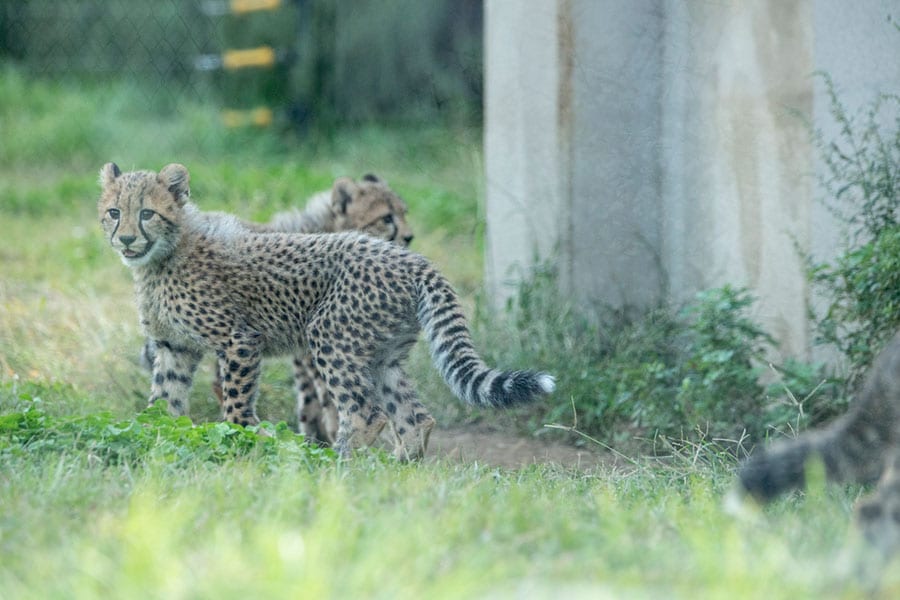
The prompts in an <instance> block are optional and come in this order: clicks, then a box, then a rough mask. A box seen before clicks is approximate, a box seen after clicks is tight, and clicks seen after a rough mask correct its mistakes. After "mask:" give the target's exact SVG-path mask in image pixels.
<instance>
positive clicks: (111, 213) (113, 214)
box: [106, 208, 120, 221]
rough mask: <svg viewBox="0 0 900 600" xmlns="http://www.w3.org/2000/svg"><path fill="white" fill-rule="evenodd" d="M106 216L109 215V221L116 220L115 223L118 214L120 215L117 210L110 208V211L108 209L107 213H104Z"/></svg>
mask: <svg viewBox="0 0 900 600" xmlns="http://www.w3.org/2000/svg"><path fill="white" fill-rule="evenodd" d="M106 214H108V215H109V218H110V219H115V220H117V221H118V220H119V214H120V213H119V209H118V208H111V209H109V210H108V211H106Z"/></svg>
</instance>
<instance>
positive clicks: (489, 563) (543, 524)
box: [0, 67, 900, 598]
mask: <svg viewBox="0 0 900 600" xmlns="http://www.w3.org/2000/svg"><path fill="white" fill-rule="evenodd" d="M148 98H149V99H148ZM167 98H168V99H167ZM173 98H174V100H173ZM176 100H177V101H176ZM0 131H3V144H2V145H0V233H2V236H3V239H2V243H0V598H57V597H65V598H95V597H141V598H156V597H158V598H207V597H223V598H238V597H264V596H273V597H323V598H328V597H375V598H382V597H383V598H423V597H429V598H468V597H499V598H506V597H538V598H541V597H544V598H546V597H558V596H567V597H585V598H596V597H610V598H621V597H639V598H640V597H647V598H656V597H661V596H666V597H683V598H697V597H704V598H747V597H749V598H822V597H835V598H842V597H843V598H851V597H858V596H859V595H861V594H862V593H864V592H867V591H870V590H868V588H866V587H865V586H866V585H868V584H867V583H865V582H863V581H861V580H860V579H859V578H858V577H856V575H855V571H854V569H855V562H854V560H855V559H848V558H847V556H846V555H845V551H846V548H847V543H848V539H850V540H851V547H852V536H850V537H849V538H848V533H847V532H848V524H849V522H850V513H851V506H852V503H853V501H854V500H855V498H856V496H857V494H858V490H840V489H827V490H824V489H818V490H817V491H814V492H812V493H810V494H808V495H806V496H803V497H794V498H788V499H785V500H783V501H781V502H779V503H776V504H775V505H773V506H771V507H770V508H768V509H767V511H766V512H765V513H763V514H751V515H750V516H745V517H743V518H735V517H732V516H730V515H729V514H728V513H726V512H725V511H724V510H723V508H722V498H723V495H724V493H725V491H726V490H727V489H728V488H729V486H730V485H731V484H732V481H733V467H734V461H733V459H732V458H731V457H730V456H728V455H725V454H717V453H715V452H714V451H713V449H712V447H711V446H704V445H703V444H697V445H688V446H685V447H683V448H682V449H680V450H677V451H673V456H672V457H671V458H669V459H668V460H660V459H649V458H640V457H638V458H634V459H627V460H626V459H620V461H619V462H618V463H617V464H615V465H614V464H613V463H612V462H610V465H609V466H607V467H603V468H598V469H597V470H595V471H591V472H574V471H567V470H564V469H561V468H559V467H554V466H535V467H531V468H527V469H523V470H504V469H495V468H491V467H489V466H485V465H478V464H472V463H461V464H460V463H454V462H449V461H442V460H429V461H426V462H425V463H420V464H412V465H400V464H397V463H395V462H393V461H392V460H389V459H388V458H386V457H385V456H383V455H382V454H380V453H378V452H377V451H372V452H367V453H364V454H362V455H360V456H358V457H355V458H354V459H353V460H351V461H349V462H345V463H337V462H335V461H334V460H333V458H332V457H331V456H330V454H329V453H327V452H324V453H323V452H321V451H316V450H314V449H311V448H309V447H307V446H305V445H304V444H302V443H301V440H299V439H298V438H297V437H296V436H294V435H292V434H291V433H290V432H289V431H287V429H286V428H285V427H284V426H283V425H282V426H278V427H277V428H275V433H276V435H275V436H270V437H265V438H259V437H257V436H256V434H254V433H252V432H249V431H244V430H239V429H235V428H232V427H230V426H227V425H224V424H221V423H217V422H216V420H217V417H218V415H217V405H216V403H215V401H214V400H213V399H212V398H211V393H210V391H209V380H210V378H211V364H210V363H209V362H206V363H204V365H203V366H202V368H201V371H200V374H199V377H198V382H197V383H196V385H195V386H194V391H193V396H192V399H191V401H192V404H191V413H190V415H191V418H192V420H193V422H194V423H195V424H196V425H197V426H196V427H192V426H191V424H190V422H188V421H187V420H184V419H181V420H179V419H172V418H170V417H167V416H166V415H164V414H161V413H159V412H153V411H151V412H149V413H148V412H143V413H142V412H140V411H141V410H142V409H143V406H144V403H145V399H146V397H147V393H148V390H147V387H148V384H147V375H146V374H145V373H143V372H142V371H141V369H140V368H139V367H138V365H137V356H138V351H139V349H140V345H141V342H142V339H141V335H140V332H139V330H138V327H137V318H136V314H135V309H134V306H133V302H132V294H133V291H132V286H131V281H130V276H129V274H128V272H127V270H126V268H125V267H124V266H123V265H122V264H121V263H120V262H119V260H118V259H117V258H116V257H115V256H114V254H113V253H112V252H111V251H110V250H109V249H108V248H107V247H106V245H105V244H104V242H103V240H102V236H101V234H100V232H99V227H98V226H97V223H96V221H97V217H96V214H95V206H94V205H95V201H96V196H97V193H98V189H97V183H96V179H97V171H98V170H99V168H100V166H101V165H102V164H103V163H104V162H105V161H107V160H116V161H117V162H119V164H120V165H121V166H123V167H124V168H132V167H136V168H154V169H158V168H160V167H161V166H163V165H164V164H166V163H168V162H172V161H179V162H183V163H184V164H186V165H187V166H188V167H189V169H190V170H191V173H192V187H193V195H194V199H195V200H196V201H197V202H198V204H199V205H200V206H201V207H203V208H208V209H217V210H229V211H233V212H236V213H239V214H241V215H244V216H247V217H252V218H265V217H267V216H268V215H269V214H271V213H272V212H275V211H276V210H279V209H281V208H283V207H286V206H289V205H293V204H296V203H298V202H302V201H303V200H304V199H305V198H306V197H307V196H308V195H309V194H311V193H313V192H315V191H318V190H320V189H323V188H325V187H327V186H328V185H329V184H330V182H331V180H332V179H333V178H334V177H336V176H339V175H347V174H349V175H354V176H359V175H361V174H362V173H365V172H367V171H374V172H376V173H379V174H380V175H382V176H384V177H386V178H387V179H388V180H389V181H390V182H391V183H392V185H393V186H394V187H395V189H397V190H398V191H399V192H400V193H401V194H402V195H403V196H404V197H405V198H406V200H407V201H408V203H409V204H410V206H411V219H410V220H411V222H412V225H413V227H414V228H415V230H416V233H417V238H416V241H415V242H414V247H415V249H417V250H418V251H420V252H422V253H423V254H425V255H427V256H429V257H430V258H431V259H432V260H433V261H434V262H435V263H436V264H437V265H438V266H439V267H440V269H441V270H442V271H444V272H445V273H446V274H447V275H448V277H449V278H450V279H451V280H452V281H453V282H454V283H455V284H456V285H457V287H458V288H459V289H460V290H461V291H462V292H463V294H464V300H465V303H466V305H467V307H469V308H472V309H474V305H475V300H474V298H475V293H476V291H477V290H478V289H479V285H480V281H481V276H482V271H481V268H482V267H481V265H482V259H481V256H482V254H481V250H482V241H481V233H482V219H481V214H482V211H481V210H480V202H481V192H480V189H481V182H482V179H483V176H482V173H481V168H480V164H481V157H480V150H479V143H480V137H479V134H478V132H477V131H466V130H460V131H449V130H445V129H440V128H435V127H431V128H429V127H426V128H422V129H419V130H413V129H409V130H384V129H380V128H377V127H374V126H373V127H368V128H364V129H362V130H358V131H352V132H339V133H336V134H334V135H333V136H331V137H328V138H325V137H316V136H313V137H310V138H309V139H291V137H290V136H278V135H276V134H275V133H273V132H224V131H222V130H220V129H219V128H218V125H217V122H216V118H215V114H214V113H213V112H212V111H211V110H210V109H209V108H208V107H205V106H204V105H203V104H202V102H199V101H198V100H196V99H191V98H180V99H179V98H177V97H175V96H171V97H168V96H166V95H165V94H163V97H162V98H160V97H159V94H157V95H152V94H147V92H146V90H141V89H140V88H139V87H137V86H135V85H131V84H121V85H120V84H104V85H103V86H99V85H97V86H92V85H91V84H85V83H77V82H75V83H48V82H42V81H32V80H29V79H28V78H26V77H24V76H22V75H21V74H20V73H19V72H18V71H16V70H15V69H12V68H9V67H5V68H2V69H0ZM472 313H474V310H473V311H472ZM472 313H470V314H472ZM550 322H551V323H552V321H550ZM486 337H488V338H489V336H482V339H481V341H482V342H483V343H485V344H490V343H491V342H492V341H491V340H490V339H486ZM508 339H515V338H514V337H513V336H509V337H507V336H503V337H500V338H498V339H496V340H494V341H493V343H495V344H496V343H501V344H502V343H503V342H504V341H505V340H508ZM535 344H537V345H540V344H541V342H540V341H539V340H538V341H535ZM574 351H577V348H575V349H574ZM494 352H495V354H497V355H504V353H503V352H502V349H495V351H494ZM556 358H557V360H562V359H561V358H560V357H556ZM573 360H574V359H573ZM427 362H428V361H427V357H426V356H425V354H424V353H423V352H422V351H421V349H420V348H419V349H417V351H416V354H415V356H414V357H413V360H412V364H411V372H412V374H413V377H414V378H415V379H416V380H417V381H419V382H420V383H422V385H421V388H422V390H423V392H424V394H423V396H424V398H425V399H426V401H427V402H428V403H429V406H431V407H432V408H433V409H434V410H435V412H436V413H439V414H450V413H449V412H448V411H446V410H445V411H444V412H443V413H441V412H440V411H441V410H442V407H444V406H447V407H450V406H456V404H455V402H456V401H455V400H453V399H452V398H451V396H450V395H449V392H447V391H446V388H445V387H444V386H443V385H442V384H440V383H438V382H437V379H436V378H435V376H434V373H433V369H431V367H430V366H428V365H427ZM536 366H539V365H536ZM585 367H586V368H587V367H589V365H585ZM290 396H291V394H290V377H289V369H288V368H287V367H286V366H285V364H284V363H283V362H279V361H271V362H270V363H267V367H266V369H265V376H264V380H263V385H262V400H261V406H260V412H261V414H262V416H263V417H264V418H266V419H268V420H270V421H272V422H280V421H290V420H291V419H292V411H293V409H292V406H291V404H292V402H291V399H290ZM560 401H561V402H563V403H566V402H567V401H568V398H561V399H560ZM458 416H459V415H458ZM442 418H443V417H442ZM448 418H449V417H448ZM459 418H463V419H464V418H466V417H465V415H462V416H460V417H459ZM482 418H484V419H491V420H493V421H494V422H502V423H509V422H510V421H512V420H513V419H515V418H516V417H515V415H514V414H508V413H503V414H500V415H496V414H486V415H482ZM894 566H896V565H894ZM894 572H895V573H896V570H895V571H894ZM885 573H887V574H888V575H887V579H886V580H884V581H882V583H881V587H880V588H878V589H876V595H877V594H881V595H882V596H883V597H892V596H895V595H896V594H897V592H900V581H898V578H897V577H896V575H892V574H891V570H890V569H887V570H885Z"/></svg>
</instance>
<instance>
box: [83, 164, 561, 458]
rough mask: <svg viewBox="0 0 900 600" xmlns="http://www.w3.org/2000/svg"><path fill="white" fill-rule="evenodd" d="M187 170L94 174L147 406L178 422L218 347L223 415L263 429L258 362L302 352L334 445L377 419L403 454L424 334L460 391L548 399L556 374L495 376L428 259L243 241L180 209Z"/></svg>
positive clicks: (348, 239)
mask: <svg viewBox="0 0 900 600" xmlns="http://www.w3.org/2000/svg"><path fill="white" fill-rule="evenodd" d="M188 180H189V175H188V171H187V169H186V168H185V167H183V166H182V165H178V164H171V165H168V166H166V167H164V168H163V169H162V170H161V171H160V172H159V173H154V172H152V171H133V172H128V173H122V172H121V171H120V170H119V168H118V167H117V166H116V165H115V164H113V163H108V164H106V165H105V166H104V167H103V169H102V170H101V172H100V182H101V186H102V192H101V194H100V199H99V201H98V213H99V217H100V223H101V226H102V228H103V230H104V233H105V235H106V237H107V239H108V241H109V243H110V245H111V246H112V248H113V249H114V250H115V251H116V252H118V253H119V255H120V257H121V259H122V261H123V262H124V263H125V264H126V265H127V266H128V267H129V268H131V270H132V275H133V277H134V282H135V292H136V298H137V306H138V314H139V316H140V320H141V324H142V326H143V328H144V331H145V333H146V334H147V335H148V336H149V337H150V338H151V339H153V340H154V341H155V343H156V346H157V354H156V357H155V360H154V362H153V377H152V382H151V388H150V403H151V404H152V403H154V402H155V401H157V400H159V399H161V398H164V399H165V400H166V402H167V403H168V406H169V410H170V412H172V413H174V414H183V413H184V412H185V410H186V408H187V401H188V393H189V391H190V388H191V385H192V383H193V376H194V371H195V369H196V367H197V364H198V363H199V361H200V359H201V358H202V357H203V354H204V353H205V352H209V351H211V352H214V353H215V355H216V357H217V358H218V361H219V368H220V369H221V371H222V372H223V373H224V374H225V375H224V378H223V379H224V380H223V385H222V387H223V392H224V396H225V406H224V412H225V418H226V419H227V420H229V421H231V422H235V423H240V424H244V425H249V424H254V423H258V422H259V419H258V418H257V416H256V397H257V393H258V380H259V372H260V362H261V360H262V357H263V356H269V355H285V354H291V355H293V354H297V353H304V352H309V353H310V355H311V356H312V358H313V359H314V360H315V364H316V368H317V370H318V372H319V374H320V375H321V376H322V378H323V380H324V382H325V393H326V395H327V397H328V398H329V399H330V400H331V401H333V402H335V405H336V406H337V409H338V433H337V439H336V440H335V449H336V450H337V451H338V452H339V454H340V455H342V456H346V455H347V454H349V452H350V451H351V450H352V449H353V448H356V447H360V446H366V445H369V444H371V443H372V442H373V441H374V440H375V438H376V437H377V436H378V434H379V433H380V431H381V429H383V428H384V427H385V425H388V424H389V426H390V428H391V433H392V436H393V438H394V453H395V455H397V456H398V458H403V459H405V458H418V457H421V456H422V455H423V454H424V452H425V449H426V446H427V439H422V436H420V435H417V431H416V429H415V428H410V427H409V426H408V424H409V422H408V420H407V419H408V418H412V419H415V416H414V414H413V413H412V412H411V410H410V406H411V404H412V402H413V401H414V400H415V399H416V395H415V391H414V390H413V387H412V385H411V384H410V383H409V381H408V380H407V377H406V374H405V373H404V372H403V369H402V362H403V360H404V359H405V358H406V356H407V354H408V353H409V349H410V347H411V346H412V345H413V344H414V343H415V341H416V338H417V337H418V332H419V330H420V329H423V330H424V331H425V337H426V339H427V341H428V344H429V346H430V349H431V355H432V359H433V361H434V363H435V365H436V366H437V368H438V370H439V371H440V373H441V375H442V376H443V378H444V380H445V381H446V382H447V384H448V385H449V386H450V388H451V389H452V390H453V392H454V393H455V394H456V396H457V397H459V398H460V399H461V400H463V401H465V402H468V403H470V404H475V405H480V406H493V407H501V406H511V405H514V404H519V403H524V402H529V401H532V400H535V399H536V398H537V397H539V396H541V395H543V394H549V393H551V392H552V391H553V389H554V387H555V382H554V380H553V377H551V376H550V375H547V374H545V373H540V372H534V371H498V370H495V369H492V368H490V367H488V366H487V365H486V364H485V363H484V361H483V360H482V359H481V358H480V357H479V356H478V354H477V353H476V351H475V349H474V347H473V346H472V341H471V338H470V335H469V330H468V327H467V325H466V321H465V318H464V316H463V314H462V311H461V309H460V305H459V301H458V299H457V297H456V294H455V293H454V291H453V289H452V288H451V287H450V284H449V283H448V282H447V280H446V279H444V277H443V276H442V275H441V274H440V273H438V272H437V271H436V270H435V269H434V267H433V266H431V264H430V263H428V261H427V260H425V259H424V258H423V257H421V256H419V255H417V254H414V253H412V252H410V251H409V250H407V249H405V248H401V247H399V246H397V245H396V244H391V243H389V242H386V241H384V240H379V239H375V238H372V237H369V236H366V235H363V234H359V233H341V234H324V235H314V234H308V235H306V234H280V233H251V232H247V230H246V229H245V228H244V227H242V226H241V225H240V224H239V222H238V221H237V220H236V219H227V218H223V217H222V216H221V215H219V216H217V217H215V218H210V216H209V215H206V214H204V213H203V212H201V211H199V210H198V209H197V207H196V206H195V205H194V204H192V203H191V202H190V201H189V193H190V192H189V185H188Z"/></svg>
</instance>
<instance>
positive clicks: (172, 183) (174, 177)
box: [156, 163, 191, 205]
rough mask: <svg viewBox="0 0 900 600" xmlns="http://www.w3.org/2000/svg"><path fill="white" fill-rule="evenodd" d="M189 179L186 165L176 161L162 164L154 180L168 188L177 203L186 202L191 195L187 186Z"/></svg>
mask: <svg viewBox="0 0 900 600" xmlns="http://www.w3.org/2000/svg"><path fill="white" fill-rule="evenodd" d="M190 179H191V176H190V175H189V174H188V170H187V167H185V166H184V165H179V164H178V163H172V164H171V165H166V166H164V167H163V168H162V170H161V171H160V172H159V175H157V176H156V180H157V181H159V182H160V183H161V184H162V185H164V186H165V187H166V189H167V190H169V193H171V194H172V195H173V196H174V197H175V201H176V202H178V204H179V205H182V204H184V203H185V202H187V201H188V198H190V196H191V189H190V187H189V186H188V182H189V181H190Z"/></svg>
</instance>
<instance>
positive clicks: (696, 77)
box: [661, 0, 813, 354]
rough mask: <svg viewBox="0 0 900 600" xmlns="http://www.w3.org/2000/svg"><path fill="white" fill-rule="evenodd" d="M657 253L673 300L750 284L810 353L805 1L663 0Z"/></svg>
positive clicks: (808, 31) (769, 318) (795, 343)
mask: <svg viewBox="0 0 900 600" xmlns="http://www.w3.org/2000/svg"><path fill="white" fill-rule="evenodd" d="M666 7H667V8H666V10H667V13H666V19H665V21H666V34H665V43H664V44H663V62H664V75H663V77H664V79H665V86H664V89H665V93H664V94H663V96H662V97H661V103H662V110H663V113H664V119H663V121H664V124H663V136H662V138H661V144H662V147H663V153H662V157H661V159H662V163H663V172H664V176H663V186H662V187H663V190H664V192H663V203H664V207H665V208H664V210H665V215H664V219H663V220H664V222H665V234H664V236H663V244H662V255H663V257H664V265H665V272H666V277H667V281H668V288H669V290H670V291H671V296H670V298H671V300H673V301H675V302H683V301H686V300H688V299H690V297H691V296H692V295H693V294H694V293H696V291H697V290H701V289H706V288H710V287H716V286H721V285H724V284H726V283H730V284H734V285H741V286H747V287H750V288H752V290H753V291H754V293H755V294H756V295H757V296H758V297H759V303H758V305H757V307H756V310H757V314H756V317H757V318H758V319H759V320H760V321H761V322H762V324H763V325H764V326H765V328H766V329H767V330H768V331H769V332H770V333H772V334H773V335H774V336H775V337H776V338H777V339H779V340H781V342H782V344H783V347H784V348H785V350H787V351H788V352H789V353H791V354H797V353H804V352H805V351H806V347H807V342H808V334H807V327H806V306H805V300H806V283H805V279H804V276H803V272H802V263H801V260H800V257H799V256H798V253H797V252H796V251H795V249H794V242H795V241H796V242H797V243H798V244H800V245H801V247H805V246H807V245H808V242H809V211H810V204H811V189H812V188H811V186H812V183H813V182H812V181H811V178H810V177H809V175H810V173H811V172H812V162H811V152H810V145H809V141H808V135H807V130H806V123H808V122H809V121H810V119H811V111H812V100H813V95H812V88H811V83H812V82H811V74H812V71H813V62H812V19H811V12H810V2H807V1H791V2H785V1H784V0H766V1H756V2H730V3H729V2H723V3H712V4H710V3H697V2H671V3H666Z"/></svg>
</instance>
